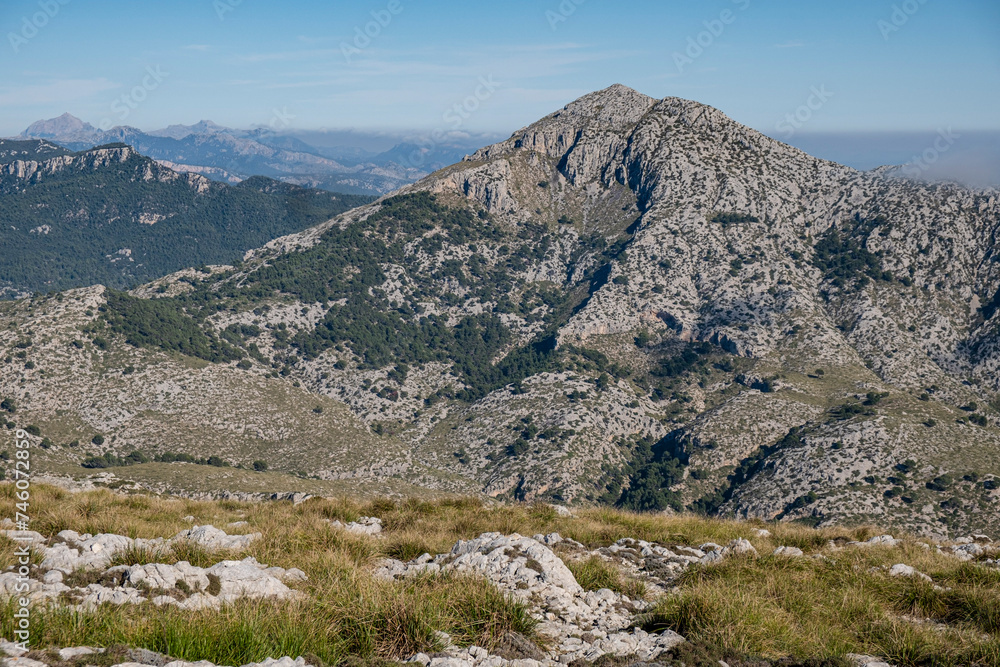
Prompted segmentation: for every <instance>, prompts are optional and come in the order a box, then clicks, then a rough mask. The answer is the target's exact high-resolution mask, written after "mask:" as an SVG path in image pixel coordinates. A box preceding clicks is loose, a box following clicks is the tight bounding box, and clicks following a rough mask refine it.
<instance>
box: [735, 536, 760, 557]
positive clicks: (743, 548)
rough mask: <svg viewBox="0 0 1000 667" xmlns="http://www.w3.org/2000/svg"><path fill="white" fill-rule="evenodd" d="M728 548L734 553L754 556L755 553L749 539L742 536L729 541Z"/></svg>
mask: <svg viewBox="0 0 1000 667" xmlns="http://www.w3.org/2000/svg"><path fill="white" fill-rule="evenodd" d="M728 549H729V551H730V553H734V554H737V555H739V554H753V555H754V556H756V555H757V550H756V549H755V548H754V546H753V545H752V544H750V540H745V539H743V538H742V537H740V538H737V539H735V540H733V541H732V542H730V543H729V545H728Z"/></svg>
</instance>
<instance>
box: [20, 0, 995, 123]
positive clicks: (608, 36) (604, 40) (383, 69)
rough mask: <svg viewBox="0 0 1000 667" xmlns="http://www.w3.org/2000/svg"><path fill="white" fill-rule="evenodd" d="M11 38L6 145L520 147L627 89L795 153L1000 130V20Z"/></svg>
mask: <svg viewBox="0 0 1000 667" xmlns="http://www.w3.org/2000/svg"><path fill="white" fill-rule="evenodd" d="M894 8H895V9H894ZM394 11H395V13H393V12H394ZM46 12H47V13H46ZM372 12H376V14H379V13H380V14H381V18H382V22H383V23H384V24H385V25H378V24H372V25H369V26H368V27H369V32H370V33H372V34H374V37H372V38H371V39H370V43H369V44H365V42H364V41H359V42H355V41H354V39H355V36H356V34H357V30H362V31H363V30H364V29H365V26H366V24H369V23H370V22H372V21H373V20H374V19H373V15H372ZM727 12H728V13H727ZM387 17H391V18H390V19H389V20H386V18H387ZM43 19H44V20H43ZM880 22H881V23H880ZM39 25H40V27H38V26H39ZM376 27H377V29H376ZM0 29H2V35H3V43H0V110H2V113H0V135H13V134H16V133H18V132H20V131H21V130H23V129H24V128H25V127H26V126H27V125H28V124H29V123H31V122H32V121H34V120H37V119H39V118H48V117H52V116H56V115H58V114H60V113H62V112H64V111H69V112H70V113H73V114H74V115H77V116H79V117H80V118H82V119H83V120H86V121H88V122H91V123H93V124H95V125H97V124H99V123H101V122H102V120H103V121H105V122H107V121H112V122H113V124H126V125H134V126H137V127H140V128H143V129H154V128H158V127H162V126H165V125H168V124H171V123H185V124H189V123H193V122H196V121H198V120H201V119H205V118H208V119H211V120H214V121H216V122H218V123H221V124H223V125H229V126H236V127H250V126H257V125H268V124H271V125H272V126H277V127H280V128H289V129H292V128H302V129H306V128H348V127H350V128H359V129H423V130H429V129H435V128H439V127H440V128H442V129H449V130H450V129H460V130H463V131H470V132H496V133H499V134H503V135H506V134H508V133H510V132H511V131H513V130H515V129H517V128H518V127H521V126H523V125H525V124H527V123H529V122H531V121H533V120H536V119H537V118H539V117H541V116H543V115H545V114H547V113H549V112H551V111H553V110H555V109H557V108H559V107H560V106H562V105H563V104H565V103H566V102H568V101H570V100H572V99H574V98H576V97H578V96H580V95H582V94H585V93H587V92H589V91H592V90H595V89H599V88H603V87H605V86H607V85H610V84H612V83H616V82H619V83H624V84H626V85H629V86H632V87H634V88H636V89H638V90H640V91H642V92H644V93H647V94H649V95H653V96H656V97H665V96H679V97H685V98H690V99H696V100H699V101H702V102H705V103H708V104H711V105H713V106H716V107H719V108H720V109H722V110H723V111H725V112H726V113H727V114H729V115H730V116H732V117H733V118H735V119H736V120H738V121H740V122H743V123H745V124H748V125H751V126H753V127H756V128H758V129H760V130H762V131H765V132H767V133H769V134H772V135H775V136H779V138H782V137H780V133H779V131H778V128H779V123H781V122H782V120H783V119H784V120H786V123H787V116H788V114H793V116H794V114H796V113H798V115H799V120H797V121H796V123H797V124H796V125H795V131H798V132H841V131H887V130H907V131H934V130H936V129H937V128H940V127H947V126H951V127H955V128H967V129H984V130H985V129H988V130H1000V3H997V2H996V0H948V1H947V2H945V1H944V0H923V1H921V0H906V1H905V2H904V1H903V0H839V1H838V2H801V1H796V2H780V1H777V0H772V1H767V0H708V1H701V2H679V1H670V0H658V1H640V2H631V3H621V2H608V1H605V0H562V2H561V3H560V0H542V1H540V2H539V1H535V2H528V1H525V0H513V1H511V0H506V1H504V2H502V3H501V2H460V1H458V0H438V1H434V0H422V1H421V0H374V1H368V0H365V1H355V2H342V1H336V0H332V1H331V0H325V1H322V2H319V1H307V0H300V1H295V0H288V1H285V2H268V1H266V0H242V1H241V0H171V1H170V2H166V1H160V2H149V1H147V2H135V0H129V1H125V0H5V1H4V2H3V3H2V7H0ZM699 41H700V42H701V45H700V46H691V44H692V43H697V42H699ZM345 45H347V46H348V47H349V48H348V51H350V53H349V54H348V55H345V53H344V46H345ZM359 46H363V48H358V47H359ZM353 49H357V51H354V50H353ZM699 49H700V50H699ZM678 54H681V57H680V58H678ZM483 80H485V81H487V82H492V83H491V84H490V85H489V86H485V85H484V84H483V83H481V82H482V81H483ZM815 91H819V92H821V93H822V95H820V97H816V96H815ZM477 92H478V93H479V96H480V98H481V99H478V100H475V103H474V104H473V103H471V102H469V107H475V109H474V110H472V111H468V112H465V111H464V110H463V112H462V113H461V114H456V112H455V111H454V105H455V104H461V103H463V101H464V100H468V99H469V97H470V96H474V95H475V94H476V93H477ZM122 96H125V99H124V101H123V100H122ZM810 103H812V105H813V107H814V108H813V109H809V108H808V106H807V105H808V104H810ZM449 110H451V112H450V113H449ZM803 119H805V120H803ZM787 127H788V126H787V124H786V125H785V126H784V130H785V131H787Z"/></svg>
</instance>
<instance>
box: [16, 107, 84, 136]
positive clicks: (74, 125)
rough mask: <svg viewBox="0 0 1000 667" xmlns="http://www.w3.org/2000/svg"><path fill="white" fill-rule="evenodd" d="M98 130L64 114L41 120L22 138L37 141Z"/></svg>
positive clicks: (25, 132) (30, 126) (23, 134)
mask: <svg viewBox="0 0 1000 667" xmlns="http://www.w3.org/2000/svg"><path fill="white" fill-rule="evenodd" d="M96 131H97V130H96V129H95V128H94V126H93V125H91V124H90V123H85V122H84V121H82V120H80V119H79V118H77V117H76V116H74V115H72V114H70V113H68V112H67V113H64V114H63V115H61V116H59V117H58V118H49V119H48V120H39V121H36V122H34V123H32V124H31V125H29V126H28V128H27V129H26V130H25V131H24V132H22V133H21V136H22V137H31V138H35V139H52V138H55V137H61V136H66V135H75V134H84V133H94V132H96Z"/></svg>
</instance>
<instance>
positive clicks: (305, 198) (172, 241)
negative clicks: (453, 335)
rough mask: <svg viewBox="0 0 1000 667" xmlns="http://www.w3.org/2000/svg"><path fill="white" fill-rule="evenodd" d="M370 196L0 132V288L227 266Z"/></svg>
mask: <svg viewBox="0 0 1000 667" xmlns="http://www.w3.org/2000/svg"><path fill="white" fill-rule="evenodd" d="M81 129H82V130H85V129H86V128H85V127H84V128H81ZM369 201H371V197H368V196H365V195H340V194H333V193H330V192H325V191H322V190H314V189H305V188H301V187H298V186H295V185H290V184H287V183H282V182H280V181H275V180H272V179H269V178H265V177H261V176H254V177H251V178H248V179H246V180H244V181H242V182H241V183H239V185H237V186H228V185H224V184H222V183H216V182H213V181H211V180H209V179H207V178H205V177H204V176H200V175H198V174H194V173H178V172H177V171H174V170H172V169H169V168H167V167H165V166H163V165H162V164H159V163H157V162H156V161H154V160H151V159H150V158H148V157H145V156H142V155H140V154H138V153H137V152H136V151H135V149H133V148H132V147H131V146H128V145H126V144H121V143H119V144H111V145H108V146H103V147H98V148H92V149H88V150H85V151H82V152H79V153H73V152H70V151H68V150H66V149H64V148H61V147H59V146H56V145H54V144H52V143H50V142H49V141H47V140H42V139H33V140H24V141H9V140H0V244H2V247H3V248H4V252H3V253H0V293H2V294H4V295H8V296H9V295H16V294H21V293H24V292H31V291H50V290H53V289H67V288H71V287H81V286H85V285H92V284H94V283H103V284H106V285H113V286H118V287H130V286H132V285H135V284H137V283H139V282H142V281H147V280H152V279H154V278H158V277H160V276H163V275H166V274H168V273H171V272H173V271H177V270H179V269H182V268H184V267H187V266H192V265H199V264H222V263H231V262H233V261H235V260H239V259H240V258H241V257H242V255H243V253H244V252H245V251H246V250H248V249H250V248H254V247H256V246H259V245H261V244H262V243H266V242H268V241H270V240H271V239H273V238H276V237H278V236H281V235H283V234H288V233H291V232H295V231H299V230H301V229H303V228H305V227H308V226H309V225H313V224H316V223H319V222H322V221H324V220H327V219H329V218H330V217H332V216H334V215H337V214H338V213H342V212H344V211H346V210H348V209H350V208H354V207H356V206H359V205H361V204H364V203H367V202H369Z"/></svg>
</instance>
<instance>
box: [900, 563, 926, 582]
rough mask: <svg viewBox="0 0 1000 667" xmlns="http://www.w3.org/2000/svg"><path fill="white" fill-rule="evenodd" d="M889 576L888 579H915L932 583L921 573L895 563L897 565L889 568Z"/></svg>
mask: <svg viewBox="0 0 1000 667" xmlns="http://www.w3.org/2000/svg"><path fill="white" fill-rule="evenodd" d="M889 576H890V577H915V578H917V579H923V580H924V581H932V580H931V578H930V577H928V576H927V575H926V574H924V573H923V572H918V571H917V570H915V569H914V568H913V567H911V566H909V565H905V564H903V563H897V564H895V565H893V566H892V567H891V568H889Z"/></svg>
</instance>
